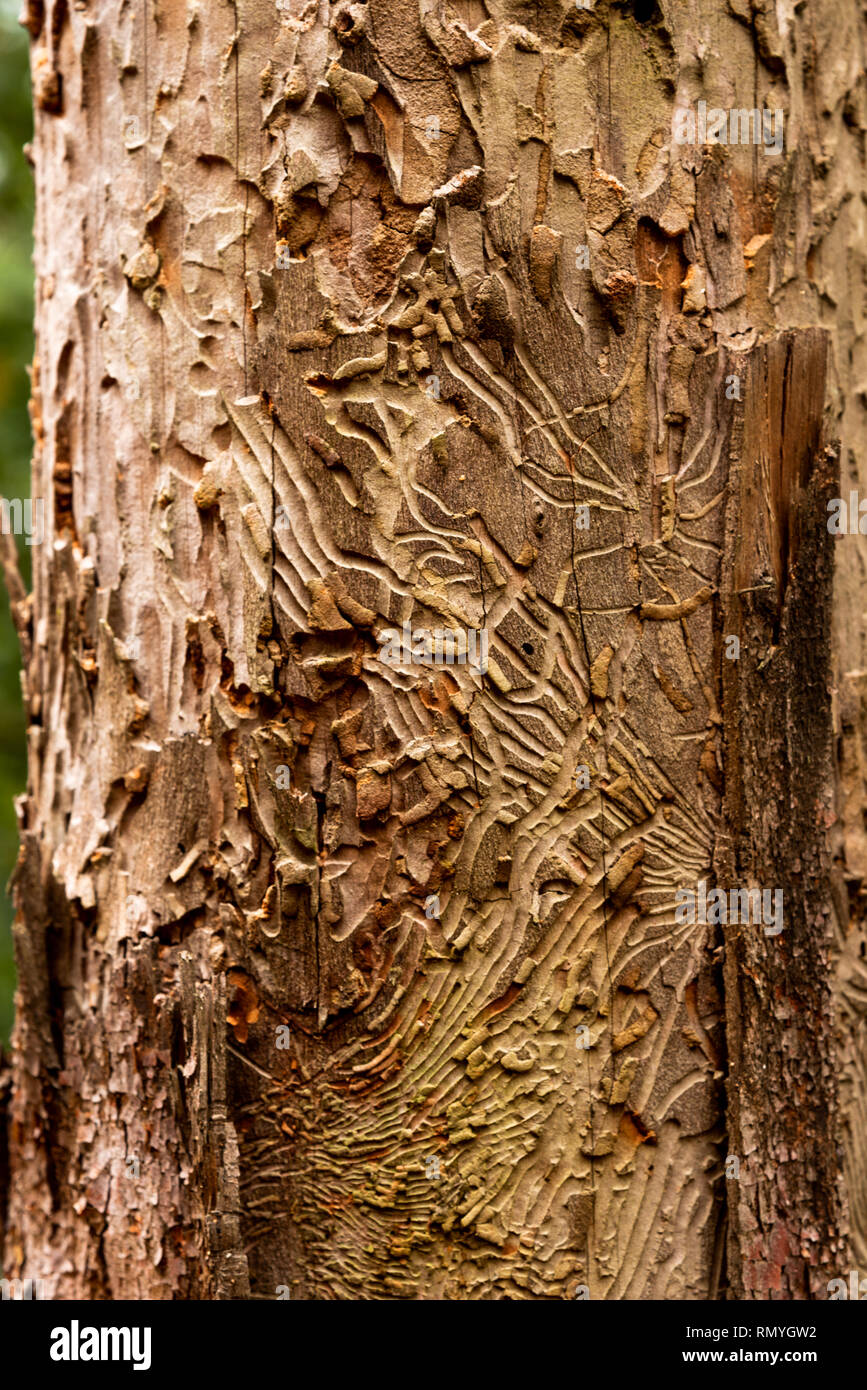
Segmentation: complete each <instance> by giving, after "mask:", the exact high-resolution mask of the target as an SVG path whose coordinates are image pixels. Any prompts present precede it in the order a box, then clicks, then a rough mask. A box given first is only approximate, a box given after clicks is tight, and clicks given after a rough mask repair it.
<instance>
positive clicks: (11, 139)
mask: <svg viewBox="0 0 867 1390" xmlns="http://www.w3.org/2000/svg"><path fill="white" fill-rule="evenodd" d="M19 9H20V0H0V493H2V495H3V496H4V497H22V498H24V497H29V496H30V420H29V417H28V414H27V398H28V395H29V390H30V385H29V382H28V379H27V370H26V369H27V366H28V364H29V363H30V360H31V358H32V355H33V263H32V250H33V238H32V228H33V179H32V175H31V171H30V167H29V165H28V164H27V161H26V159H25V158H24V154H23V151H22V147H23V146H24V144H25V143H26V142H27V141H28V140H29V139H30V138H31V134H32V129H33V124H32V114H31V103H30V72H29V64H28V56H27V45H28V38H27V34H26V33H25V31H24V30H23V29H21V28H20V26H19V25H18V23H17V13H18V10H19ZM18 553H19V557H20V563H21V569H22V574H23V576H24V581H25V583H26V584H28V585H29V583H30V547H28V546H27V545H25V544H24V538H23V537H19V545H18ZM0 589H3V586H2V580H0ZM19 669H20V652H19V648H18V637H17V634H16V632H15V628H14V627H13V625H12V620H11V618H10V615H9V603H8V600H7V598H6V595H5V591H4V592H2V593H0V1043H2V1042H5V1041H6V1040H7V1039H8V1037H9V1031H10V1028H11V1026H12V998H13V991H14V968H13V963H12V930H11V926H12V905H11V903H10V901H9V898H8V896H7V894H6V892H5V885H6V883H7V882H8V879H9V875H10V874H11V872H12V869H13V868H14V865H15V858H16V855H17V852H18V833H17V827H16V823H15V809H14V806H13V803H12V798H13V797H14V796H17V795H18V793H19V792H21V791H23V790H24V787H25V784H26V757H25V731H24V711H23V708H22V704H21V683H20V679H19Z"/></svg>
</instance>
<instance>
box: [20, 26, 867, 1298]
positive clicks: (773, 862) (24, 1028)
mask: <svg viewBox="0 0 867 1390" xmlns="http://www.w3.org/2000/svg"><path fill="white" fill-rule="evenodd" d="M27 25H28V28H29V30H30V33H31V36H32V42H33V78H34V92H35V99H36V108H37V119H36V135H35V141H34V154H35V170H36V182H37V229H36V232H37V254H36V259H37V274H38V287H37V350H36V359H35V361H34V367H33V395H32V418H33V428H34V438H35V451H34V495H35V496H37V497H42V498H44V499H45V504H46V525H47V536H48V541H47V542H46V544H45V545H44V547H42V549H41V550H40V552H39V554H38V555H37V556H36V559H35V562H34V595H33V600H32V611H31V608H30V606H28V604H27V602H26V601H25V600H24V599H23V596H22V595H18V600H19V603H18V610H17V611H18V613H19V616H20V619H21V621H20V627H21V630H22V634H23V636H24V638H25V663H26V667H25V674H26V682H25V684H26V690H25V697H26V702H27V709H28V714H29V721H30V733H29V739H30V780H29V785H28V792H27V796H26V797H25V798H23V799H22V802H21V806H20V823H21V842H22V849H21V857H20V862H19V866H18V869H17V872H16V889H15V891H16V903H17V920H16V926H15V942H16V953H17V960H18V970H19V994H18V1003H17V1018H16V1032H15V1052H14V1059H13V1073H12V1088H11V1095H10V1098H9V1103H8V1138H9V1174H8V1183H7V1187H8V1192H7V1196H8V1209H7V1215H6V1222H5V1237H6V1239H5V1261H6V1267H7V1271H8V1273H9V1275H10V1276H11V1277H23V1278H40V1279H42V1280H44V1281H45V1283H46V1286H47V1288H48V1289H49V1291H50V1292H51V1295H52V1296H56V1297H64V1298H67V1297H92V1298H107V1297H112V1298H179V1299H183V1298H189V1299H197V1298H209V1297H216V1298H239V1297H241V1298H246V1297H254V1298H273V1297H274V1296H275V1294H276V1291H277V1289H278V1288H279V1287H281V1286H288V1287H289V1288H290V1289H291V1295H292V1297H293V1298H295V1297H307V1298H329V1299H331V1298H334V1299H347V1298H363V1299H378V1298H392V1299H414V1298H449V1299H454V1298H469V1299H476V1298H478V1299H481V1298H532V1299H535V1298H543V1299H544V1298H572V1297H575V1296H576V1295H577V1296H581V1294H582V1293H583V1292H585V1291H588V1292H589V1296H590V1297H592V1298H610V1299H623V1298H627V1299H631V1298H686V1299H700V1298H714V1297H720V1296H725V1295H726V1294H727V1293H733V1294H735V1295H740V1296H747V1297H795V1298H803V1297H822V1296H824V1289H825V1286H826V1282H827V1279H828V1278H830V1277H833V1276H835V1275H838V1274H841V1273H843V1274H845V1271H846V1270H848V1268H849V1264H848V1261H849V1260H850V1259H851V1258H852V1255H854V1254H856V1253H857V1252H858V1251H859V1250H863V1249H864V1241H865V1238H867V1237H865V1231H867V1215H865V1213H867V1198H865V1183H864V1173H863V1160H861V1161H860V1162H859V1159H858V1156H857V1150H858V1136H859V1135H860V1134H861V1133H862V1132H863V1129H864V1124H865V1116H867V1109H865V1106H867V1085H865V1075H867V1069H865V1061H864V1058H865V1055H867V1053H865V1024H864V1019H865V1014H864V1008H863V999H864V998H865V997H867V994H865V993H864V989H863V981H864V968H865V967H864V961H863V948H862V950H861V953H860V954H859V950H858V942H862V943H863V939H864V934H863V914H862V912H861V911H860V910H858V905H859V904H860V903H862V902H863V889H860V888H859V885H862V884H863V876H864V873H865V872H867V868H865V865H864V863H863V862H862V861H863V859H864V855H863V853H862V850H863V825H862V822H861V813H860V806H859V802H858V787H859V785H860V784H862V783H863V775H862V769H863V766H864V758H863V757H862V740H863V727H864V720H863V714H862V710H861V705H860V704H859V701H860V700H861V696H860V691H861V684H859V682H860V678H861V675H862V674H863V668H864V667H865V666H867V662H865V661H864V657H863V655H859V657H858V661H859V662H860V664H856V666H855V667H854V668H852V670H851V671H847V672H844V669H843V668H844V666H845V664H846V661H845V658H844V656H843V646H842V644H841V640H840V636H839V633H838V632H836V631H835V629H834V627H833V626H832V623H835V624H837V625H838V627H839V628H840V630H841V631H843V632H845V631H848V632H850V633H851V632H853V631H854V632H856V633H858V636H857V642H858V644H859V646H858V648H857V650H858V652H859V653H860V652H861V645H862V644H863V634H861V632H860V629H859V627H858V621H859V616H858V615H860V608H859V607H858V606H857V605H858V603H859V597H858V593H857V575H856V570H857V566H858V563H859V561H858V560H857V558H856V555H857V551H856V549H855V548H854V547H856V546H857V545H858V544H859V542H857V541H855V540H853V542H852V546H853V549H852V550H851V551H849V552H847V553H846V555H845V556H844V555H843V554H842V550H841V548H838V550H837V551H836V552H835V551H834V549H833V542H832V539H831V537H830V536H829V534H828V531H827V528H826V526H825V513H824V510H823V509H824V504H825V500H826V498H827V497H828V496H830V495H832V491H829V490H832V489H833V488H834V487H836V486H838V476H839V475H840V474H842V475H843V476H844V477H845V476H847V474H848V473H850V472H851V470H852V469H854V462H853V460H854V458H855V453H854V451H855V449H856V447H857V441H858V440H860V439H863V435H864V420H863V411H864V401H863V400H862V397H861V394H860V391H861V385H862V382H861V375H860V369H859V363H860V350H861V338H862V328H861V313H860V310H861V301H860V299H859V298H858V296H859V295H861V293H862V291H861V288H860V286H861V270H862V263H863V252H862V251H861V248H860V246H859V245H858V244H857V242H856V239H855V238H856V232H857V234H858V235H860V231H859V230H858V229H859V228H860V223H859V220H858V219H859V217H860V216H861V213H860V212H858V213H856V212H855V211H854V200H850V190H851V188H853V187H854V188H859V187H862V186H863V168H862V152H863V140H864V135H865V121H864V114H863V92H864V75H863V66H864V65H863V61H862V57H863V52H864V22H863V18H862V16H861V15H860V13H859V7H858V6H857V5H856V4H855V3H854V0H845V3H842V4H841V3H840V0H833V3H832V2H831V0H817V3H815V4H811V5H810V6H809V7H808V8H806V7H803V6H799V7H798V12H797V13H795V6H794V5H793V4H791V3H790V0H783V3H781V4H776V5H771V4H769V3H768V4H766V3H764V0H751V3H750V4H749V5H748V4H747V3H746V0H743V3H741V0H730V3H729V4H728V6H726V5H723V4H722V3H721V0H692V3H690V4H688V5H680V4H677V5H675V4H673V3H670V0H660V3H658V4H655V5H641V6H633V5H631V4H627V3H619V2H618V0H597V3H596V4H595V5H594V6H593V7H592V8H591V9H590V10H583V9H578V8H576V7H575V6H574V5H569V4H566V3H565V0H561V3H557V4H546V5H543V6H535V5H533V6H528V5H524V4H520V3H518V4H500V3H492V4H491V5H490V6H485V5H483V4H482V3H480V0H461V3H458V0H453V3H440V4H429V3H427V0H423V3H415V2H414V0H370V3H368V4H360V3H358V4H347V3H339V4H336V5H331V6H328V5H321V6H318V7H310V6H307V7H305V6H304V5H303V4H302V3H301V0H287V3H286V4H281V5H280V6H279V7H277V6H276V5H274V4H272V3H270V0H267V3H266V0H230V3H225V4H224V3H220V4H211V5H208V6H207V7H204V6H201V5H199V4H198V3H196V2H195V0H187V2H186V3H182V0H176V3H171V4H161V3H154V4H144V5H139V6H135V7H134V6H132V5H127V4H124V5H121V6H119V7H113V6H105V5H100V4H95V5H84V6H80V7H74V8H69V7H67V6H66V4H63V3H60V0H54V3H48V4H46V5H45V6H44V7H43V6H41V5H39V6H37V5H31V6H30V7H29V9H28V12H27ZM701 100H703V101H706V102H707V103H708V105H709V106H719V107H724V108H726V109H741V108H742V109H743V110H744V111H745V112H747V114H748V113H749V110H750V109H752V108H764V107H766V108H769V109H770V110H773V111H776V110H779V111H781V112H783V113H784V115H785V122H786V126H785V129H786V139H785V147H784V149H783V150H782V151H781V152H780V153H779V155H772V156H768V155H766V154H765V152H764V151H763V150H762V149H760V148H758V147H757V146H756V145H754V144H732V145H727V146H725V147H723V146H720V145H716V146H714V145H712V144H704V145H702V144H700V143H698V144H692V145H689V144H679V143H677V141H676V139H675V138H674V135H673V130H674V121H675V113H676V110H677V109H678V108H683V107H686V106H691V107H692V108H695V107H696V106H697V103H698V102H699V101H701ZM859 207H860V203H859ZM735 381H736V382H737V385H734V384H733V383H734V382H735ZM838 470H839V471H838ZM853 476H854V474H853ZM853 485H854V484H853ZM49 542H50V543H49ZM835 558H837V570H836V578H835V577H834V576H835V572H834V560H835ZM405 624H406V625H408V629H407V630H408V631H410V632H412V631H415V632H417V631H419V630H422V631H426V632H432V631H436V630H449V631H461V632H463V633H470V634H473V635H475V634H477V633H480V632H482V631H484V632H485V633H486V634H487V637H488V639H489V658H488V662H487V669H486V670H484V671H483V670H480V669H479V664H478V663H476V665H475V666H474V665H473V664H472V663H464V664H450V665H442V664H437V663H436V662H435V661H433V660H432V659H431V657H430V654H429V653H428V655H427V656H424V655H423V654H420V653H419V652H417V653H416V658H415V659H412V656H410V659H407V657H406V654H404V653H400V654H398V656H397V658H396V659H395V660H392V661H389V660H387V659H385V658H384V646H383V644H384V642H385V641H386V640H387V639H388V637H389V633H390V631H391V630H392V629H396V630H397V631H398V632H399V633H401V634H402V633H403V630H404V625H405ZM732 634H737V635H739V638H740V643H741V654H740V658H739V661H738V662H732V661H729V660H728V659H727V658H726V655H725V651H724V640H723V639H724V638H725V637H726V636H727V635H732ZM410 640H411V639H410ZM28 644H29V645H28ZM835 684H836V685H837V687H838V688H839V689H842V690H844V691H845V692H848V693H847V694H846V695H845V696H840V697H837V699H836V703H835V698H834V697H833V695H832V687H834V686H835ZM841 721H842V724H841ZM838 730H841V734H840V743H841V747H842V751H840V749H838V746H837V744H838V740H837V739H836V738H835V734H836V733H837V732H838ZM842 745H845V746H842ZM584 774H586V775H584ZM702 879H705V880H707V881H709V882H716V883H717V884H719V885H720V886H723V887H725V888H739V887H750V886H753V885H754V884H759V885H762V886H765V887H777V886H779V887H781V888H783V889H784V892H785V899H786V905H787V908H786V911H787V917H786V929H785V931H784V932H783V933H782V934H781V935H780V936H779V937H777V938H774V939H771V938H768V937H766V936H765V935H764V934H763V933H762V931H761V929H760V927H758V926H755V925H751V926H746V927H732V926H730V925H727V926H726V928H725V930H723V929H722V928H721V927H718V926H714V925H712V924H711V925H706V924H701V923H698V924H690V923H684V922H683V921H681V920H680V919H679V918H678V915H677V913H676V904H677V901H678V899H677V894H678V892H679V890H683V889H694V888H695V886H696V884H697V883H698V882H699V881H700V880H702ZM847 882H848V883H849V885H850V893H849V895H848V896H849V898H850V899H851V901H852V903H853V904H854V905H855V907H856V910H855V911H850V907H849V903H848V902H847V894H846V892H845V884H846V883H847ZM859 972H860V974H859ZM859 981H860V983H859ZM585 1043H587V1044H588V1045H587V1046H585V1045H584V1044H585ZM841 1072H842V1076H843V1080H842V1084H841V1085H840V1095H839V1096H838V1094H837V1089H838V1073H841ZM781 1096H784V1097H785V1104H783V1105H781V1104H780V1097H781ZM841 1142H842V1145H843V1147H844V1149H845V1151H846V1182H845V1184H841V1183H840V1179H839V1173H838V1145H840V1143H841ZM732 1153H734V1154H735V1155H736V1156H739V1159H740V1164H741V1175H740V1178H739V1180H738V1181H737V1182H732V1181H727V1179H726V1174H725V1159H726V1157H727V1155H729V1154H732ZM844 1189H845V1190H844ZM846 1190H848V1191H849V1192H850V1193H852V1194H854V1196H853V1201H852V1218H853V1220H852V1225H853V1231H852V1244H851V1252H852V1254H850V1248H849V1246H848V1245H847V1240H848V1229H847V1221H848V1216H847V1202H846Z"/></svg>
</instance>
